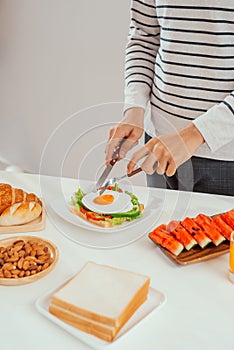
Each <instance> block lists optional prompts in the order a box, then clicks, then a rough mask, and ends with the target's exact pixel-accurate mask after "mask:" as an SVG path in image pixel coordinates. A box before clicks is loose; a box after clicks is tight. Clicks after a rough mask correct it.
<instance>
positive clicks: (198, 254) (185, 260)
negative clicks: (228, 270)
mask: <svg viewBox="0 0 234 350" xmlns="http://www.w3.org/2000/svg"><path fill="white" fill-rule="evenodd" d="M154 243H155V242H154ZM229 246H230V242H229V241H224V242H222V243H221V244H220V245H218V246H217V247H216V246H215V245H214V244H213V243H209V244H208V245H207V246H206V247H205V248H201V247H199V246H198V245H197V246H196V247H194V248H191V249H190V250H189V251H187V250H183V251H182V252H181V253H180V254H179V255H178V256H175V255H174V254H172V253H171V252H169V251H168V250H167V249H165V248H163V247H161V246H159V247H160V249H161V250H162V251H163V253H164V254H166V255H167V256H168V257H169V258H170V259H172V260H173V261H174V262H176V263H177V264H179V265H187V264H194V263H197V262H202V261H205V260H209V259H213V258H216V257H217V256H220V255H223V254H225V253H228V252H229Z"/></svg>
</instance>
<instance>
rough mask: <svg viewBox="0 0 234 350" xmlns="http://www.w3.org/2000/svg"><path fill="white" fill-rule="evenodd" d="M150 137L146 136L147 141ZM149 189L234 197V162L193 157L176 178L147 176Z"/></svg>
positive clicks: (180, 168) (179, 170)
mask: <svg viewBox="0 0 234 350" xmlns="http://www.w3.org/2000/svg"><path fill="white" fill-rule="evenodd" d="M149 140H150V136H148V135H147V134H146V135H145V141H146V142H147V141H149ZM147 184H148V186H149V187H160V188H168V189H174V190H182V191H192V192H204V193H213V194H220V195H226V196H234V162H233V161H223V160H214V159H207V158H201V157H192V158H191V159H189V160H188V161H187V162H185V163H184V164H182V165H181V166H180V167H179V168H178V169H177V172H176V174H175V175H174V176H171V177H168V176H166V175H163V176H161V175H158V174H157V173H155V174H153V175H147Z"/></svg>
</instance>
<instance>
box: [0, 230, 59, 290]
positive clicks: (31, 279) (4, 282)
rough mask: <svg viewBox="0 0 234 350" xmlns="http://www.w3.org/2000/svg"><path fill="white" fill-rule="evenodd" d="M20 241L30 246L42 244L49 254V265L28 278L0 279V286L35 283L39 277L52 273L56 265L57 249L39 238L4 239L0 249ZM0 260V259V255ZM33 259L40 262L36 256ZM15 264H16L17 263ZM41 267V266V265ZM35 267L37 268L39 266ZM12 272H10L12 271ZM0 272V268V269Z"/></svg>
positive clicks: (0, 241) (1, 241)
mask: <svg viewBox="0 0 234 350" xmlns="http://www.w3.org/2000/svg"><path fill="white" fill-rule="evenodd" d="M21 240H22V241H24V243H27V242H29V241H30V242H31V243H32V244H33V243H37V244H38V243H43V244H44V245H45V246H46V247H47V248H48V252H47V254H48V253H50V264H49V266H48V267H46V268H45V269H44V270H41V271H40V272H36V273H35V274H32V275H29V276H24V277H16V278H14V277H13V278H12V277H11V278H6V277H0V285H7V286H19V285H21V284H26V283H31V282H34V281H37V280H38V279H40V278H41V277H44V276H45V275H47V274H48V273H49V272H50V271H52V270H53V268H54V267H55V265H56V263H57V260H58V249H57V247H56V246H55V245H54V244H53V243H52V242H50V241H48V240H45V239H44V238H40V237H36V236H17V237H11V238H6V239H2V240H0V248H1V247H8V246H10V245H11V244H13V243H15V242H17V241H21ZM14 247H15V245H14ZM29 255H30V254H29ZM0 259H1V253H0ZM34 259H37V261H38V259H39V260H40V257H38V256H37V255H36V256H35V257H34ZM26 260H27V259H26ZM28 260H30V258H29V257H28ZM31 260H33V259H31ZM23 261H25V260H24V258H23ZM10 263H11V264H14V263H13V262H10ZM16 263H18V261H17V262H16ZM35 263H36V260H35ZM41 265H42V266H43V263H42V264H41ZM37 266H39V264H38V265H37ZM1 267H2V265H1ZM15 269H19V268H18V266H17V267H15ZM13 270H14V269H13ZM13 270H10V271H13ZM21 270H23V268H21ZM0 271H1V268H0Z"/></svg>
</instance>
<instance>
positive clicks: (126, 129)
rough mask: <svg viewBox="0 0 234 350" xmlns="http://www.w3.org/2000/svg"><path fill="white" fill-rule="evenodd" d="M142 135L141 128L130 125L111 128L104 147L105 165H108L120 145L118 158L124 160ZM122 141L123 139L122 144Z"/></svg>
mask: <svg viewBox="0 0 234 350" xmlns="http://www.w3.org/2000/svg"><path fill="white" fill-rule="evenodd" d="M142 133H143V129H142V128H140V127H135V126H133V125H130V124H119V125H118V126H117V127H115V128H112V129H111V130H110V132H109V138H108V143H107V146H106V163H107V164H108V163H109V162H110V161H111V159H112V158H113V154H114V153H115V152H116V150H117V149H118V148H119V147H118V146H119V145H120V143H121V147H120V149H119V154H118V155H119V156H118V158H119V159H122V158H124V157H125V156H126V154H127V152H128V151H130V150H131V149H132V148H133V147H135V146H136V145H137V144H138V140H139V138H140V137H141V135H142ZM123 139H125V140H124V142H122V140H123Z"/></svg>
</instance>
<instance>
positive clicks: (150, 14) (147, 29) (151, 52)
mask: <svg viewBox="0 0 234 350" xmlns="http://www.w3.org/2000/svg"><path fill="white" fill-rule="evenodd" d="M159 40H160V26H159V24H158V22H157V16H156V5H155V0H147V1H140V0H132V2H131V22H130V29H129V36H128V43H127V45H126V61H125V90H124V95H125V105H124V111H126V110H127V109H128V108H131V107H142V108H144V109H146V106H147V103H148V101H149V98H150V92H151V86H152V82H153V78H154V67H155V57H156V54H157V51H158V48H159Z"/></svg>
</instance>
